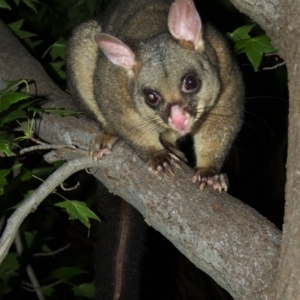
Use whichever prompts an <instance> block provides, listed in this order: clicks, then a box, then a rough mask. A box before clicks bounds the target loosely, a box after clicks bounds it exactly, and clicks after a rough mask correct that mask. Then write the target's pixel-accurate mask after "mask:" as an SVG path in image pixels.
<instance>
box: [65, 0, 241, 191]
mask: <svg viewBox="0 0 300 300" xmlns="http://www.w3.org/2000/svg"><path fill="white" fill-rule="evenodd" d="M173 1H174V2H173ZM67 74H68V78H69V88H70V92H71V95H72V97H73V98H74V100H75V101H76V102H77V104H78V105H79V107H80V108H81V109H83V110H86V111H88V112H89V113H90V114H91V115H92V116H93V117H94V118H95V119H96V120H98V121H99V123H100V124H101V126H102V131H101V132H100V134H99V136H98V137H97V138H96V139H95V140H94V142H93V144H92V145H91V155H92V156H93V157H94V159H96V160H97V159H101V158H102V157H103V156H105V155H107V154H109V153H110V152H111V149H112V147H113V145H114V144H115V142H116V141H117V140H118V139H119V138H122V139H123V140H125V141H126V142H127V143H128V144H129V145H131V146H132V147H133V148H134V149H135V150H136V151H137V153H138V154H139V156H140V157H141V158H142V159H144V160H145V161H147V164H148V168H149V170H150V171H151V172H153V173H155V174H158V173H160V172H166V173H168V172H170V173H172V171H173V169H175V168H178V167H179V164H180V160H181V159H182V157H183V156H182V154H181V153H180V152H179V150H178V149H177V140H178V139H180V138H181V137H184V136H185V135H191V136H192V137H193V140H194V151H195V156H196V162H195V173H194V176H193V178H192V181H193V182H194V183H195V182H198V185H199V188H200V190H203V189H204V187H205V186H206V185H207V184H208V185H211V186H212V187H213V188H214V189H215V190H218V191H221V190H225V191H226V190H227V185H228V181H227V177H226V174H222V173H219V172H220V169H221V167H222V164H223V162H224V159H225V157H226V155H227V152H228V151H229V148H230V147H231V145H232V143H233V141H234V139H235V137H236V135H237V133H238V131H239V129H240V127H241V124H242V120H243V106H244V104H243V97H244V87H243V82H242V79H241V74H240V71H239V69H238V66H237V64H236V62H235V60H234V59H233V57H232V56H231V54H230V51H229V49H228V46H227V43H226V41H225V40H224V38H223V37H222V36H221V35H220V34H219V33H218V32H217V31H216V30H215V29H214V28H213V27H212V26H210V25H206V26H204V25H203V24H202V22H201V19H200V16H199V14H198V12H197V10H196V8H195V5H194V3H193V1H192V0H124V1H117V2H115V4H112V5H111V7H110V8H109V9H108V11H107V12H106V13H105V14H104V15H103V16H102V18H100V19H99V20H98V19H94V20H90V21H87V22H85V23H83V24H81V25H79V26H78V27H77V28H76V29H75V30H74V32H73V36H72V37H71V38H70V41H69V44H68V49H67Z"/></svg>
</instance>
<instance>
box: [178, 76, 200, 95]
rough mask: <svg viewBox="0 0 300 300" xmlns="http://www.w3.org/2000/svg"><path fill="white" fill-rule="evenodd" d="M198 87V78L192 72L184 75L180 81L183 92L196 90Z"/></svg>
mask: <svg viewBox="0 0 300 300" xmlns="http://www.w3.org/2000/svg"><path fill="white" fill-rule="evenodd" d="M199 87H200V80H199V79H198V78H197V77H196V76H195V75H193V74H189V75H187V76H185V77H184V79H183V82H182V91H183V92H184V93H193V92H196V91H197V90H198V89H199Z"/></svg>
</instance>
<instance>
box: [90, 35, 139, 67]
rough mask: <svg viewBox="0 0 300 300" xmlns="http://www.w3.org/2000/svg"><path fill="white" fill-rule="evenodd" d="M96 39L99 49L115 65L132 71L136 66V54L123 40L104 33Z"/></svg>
mask: <svg viewBox="0 0 300 300" xmlns="http://www.w3.org/2000/svg"><path fill="white" fill-rule="evenodd" d="M94 38H95V41H96V43H97V44H98V46H99V48H100V49H101V50H102V51H103V53H104V54H105V55H106V57H107V58H108V59H109V60H110V61H111V62H112V63H113V64H115V65H118V66H121V67H123V68H126V69H132V67H133V66H134V65H135V64H136V61H135V55H134V53H133V52H132V50H131V49H130V48H129V47H128V46H127V45H126V44H124V43H123V42H122V41H121V40H119V39H117V38H115V37H113V36H111V35H109V34H104V33H98V34H96V35H95V37H94Z"/></svg>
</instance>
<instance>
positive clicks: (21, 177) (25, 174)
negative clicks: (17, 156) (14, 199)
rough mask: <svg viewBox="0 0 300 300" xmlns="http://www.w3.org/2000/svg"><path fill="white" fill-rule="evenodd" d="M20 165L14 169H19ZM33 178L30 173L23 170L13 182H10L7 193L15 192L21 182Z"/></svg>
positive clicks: (6, 188) (6, 187)
mask: <svg viewBox="0 0 300 300" xmlns="http://www.w3.org/2000/svg"><path fill="white" fill-rule="evenodd" d="M19 166H20V165H16V166H14V167H19ZM30 178H31V173H30V171H28V170H26V169H24V168H22V170H21V172H20V173H19V174H18V175H17V176H15V177H14V178H12V179H11V180H9V181H8V184H7V185H6V186H5V193H6V194H8V193H10V192H11V191H13V190H15V189H16V188H18V186H19V185H20V183H21V182H24V181H26V180H29V179H30ZM19 205H20V203H18V204H17V206H16V207H18V206H19Z"/></svg>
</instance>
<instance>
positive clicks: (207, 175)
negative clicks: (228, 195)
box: [192, 168, 229, 193]
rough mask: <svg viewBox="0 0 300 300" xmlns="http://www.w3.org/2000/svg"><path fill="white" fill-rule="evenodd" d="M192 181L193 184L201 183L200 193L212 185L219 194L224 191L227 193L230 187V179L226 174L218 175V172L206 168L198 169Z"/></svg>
mask: <svg viewBox="0 0 300 300" xmlns="http://www.w3.org/2000/svg"><path fill="white" fill-rule="evenodd" d="M192 181H193V183H195V182H199V189H200V191H203V190H204V188H205V187H206V185H211V186H212V188H213V189H214V190H216V191H218V192H219V193H220V192H221V191H222V190H223V191H224V192H227V189H228V185H229V182H228V178H227V175H226V174H225V173H219V174H216V172H214V171H212V170H209V169H205V168H197V169H196V171H195V173H194V176H193V178H192Z"/></svg>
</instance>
